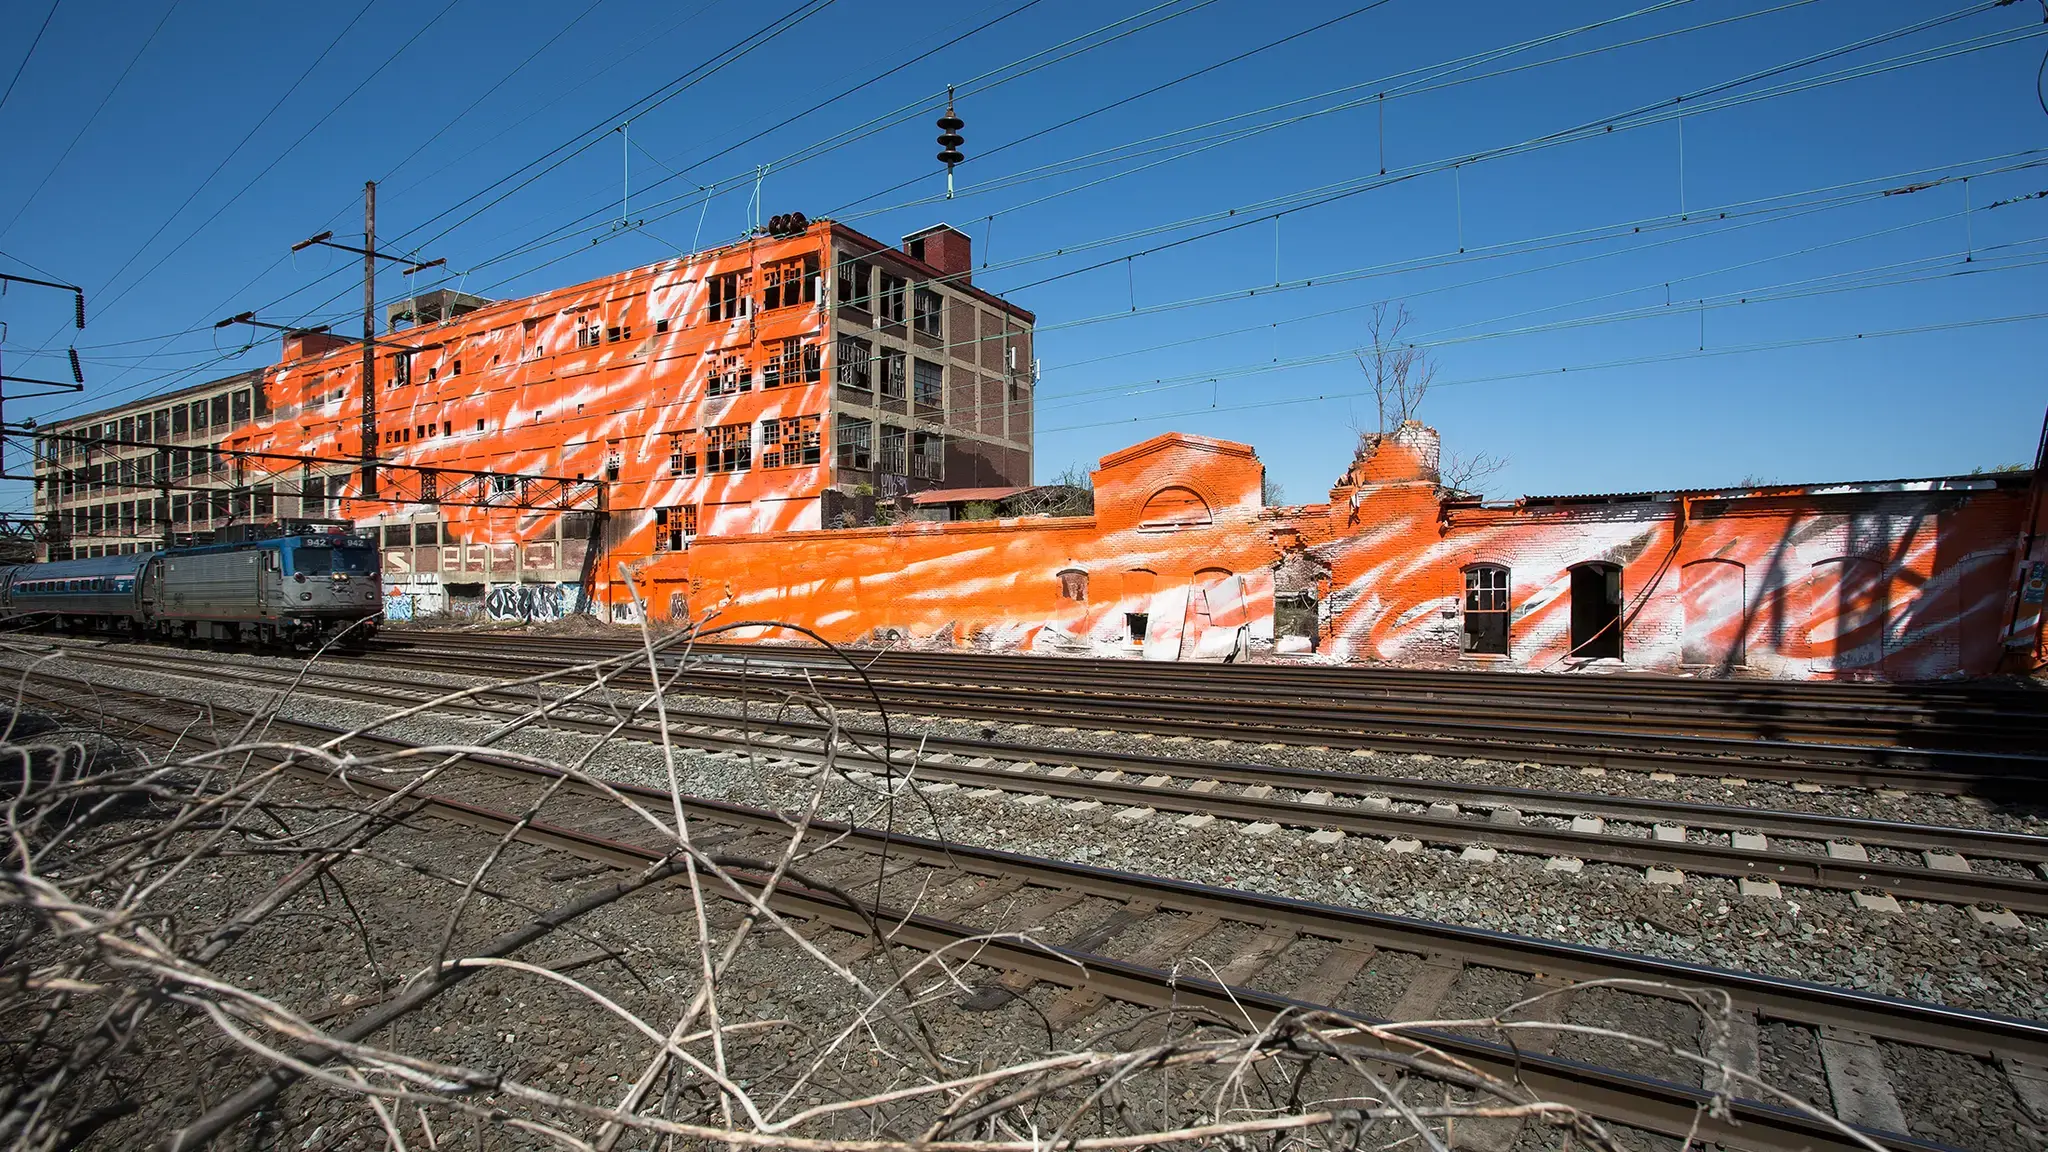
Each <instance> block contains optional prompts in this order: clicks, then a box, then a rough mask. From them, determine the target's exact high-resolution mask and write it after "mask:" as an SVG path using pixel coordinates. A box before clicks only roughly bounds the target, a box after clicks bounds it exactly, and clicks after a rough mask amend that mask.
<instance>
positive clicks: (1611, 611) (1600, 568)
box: [1571, 561, 1621, 660]
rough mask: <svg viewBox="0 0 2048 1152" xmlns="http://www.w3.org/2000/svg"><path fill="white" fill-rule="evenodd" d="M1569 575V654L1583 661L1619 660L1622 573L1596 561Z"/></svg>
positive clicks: (1611, 565) (1578, 567) (1613, 566)
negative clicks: (1570, 637) (1570, 601)
mask: <svg viewBox="0 0 2048 1152" xmlns="http://www.w3.org/2000/svg"><path fill="white" fill-rule="evenodd" d="M1571 571H1572V593H1571V595H1572V647H1571V654H1572V655H1573V656H1577V657H1579V658H1581V659H1586V660H1600V659H1612V660H1619V659H1621V569H1620V568H1618V567H1616V566H1615V565H1613V564H1607V563H1602V562H1598V561H1596V562H1594V563H1591V564H1580V565H1578V566H1576V567H1574V568H1573V569H1572V570H1571Z"/></svg>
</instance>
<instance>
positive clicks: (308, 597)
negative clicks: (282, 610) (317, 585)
mask: <svg viewBox="0 0 2048 1152" xmlns="http://www.w3.org/2000/svg"><path fill="white" fill-rule="evenodd" d="M312 598H313V594H312V593H311V592H301V593H299V599H301V600H311V599H312Z"/></svg>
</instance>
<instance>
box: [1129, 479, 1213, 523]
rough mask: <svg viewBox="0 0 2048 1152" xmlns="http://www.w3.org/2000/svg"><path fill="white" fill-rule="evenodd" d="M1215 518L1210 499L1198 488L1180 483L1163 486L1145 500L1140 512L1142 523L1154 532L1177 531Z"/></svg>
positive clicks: (1139, 520) (1211, 521)
mask: <svg viewBox="0 0 2048 1152" xmlns="http://www.w3.org/2000/svg"><path fill="white" fill-rule="evenodd" d="M1214 520H1215V518H1214V517H1213V516H1211V515H1210V513H1209V502H1208V501H1206V500H1204V499H1202V497H1201V495H1200V494H1199V493H1197V492H1196V491H1195V490H1194V489H1192V488H1182V487H1179V486H1178V485H1176V486H1173V487H1170V488H1161V489H1160V490H1159V491H1157V492H1155V493H1153V494H1152V498H1151V499H1150V500H1147V501H1145V508H1144V510H1143V511H1142V512H1140V513H1139V514H1138V527H1139V528H1141V529H1144V530H1147V531H1152V532H1174V531H1179V530H1180V529H1183V528H1200V527H1202V526H1204V525H1207V524H1211V523H1213V522H1214Z"/></svg>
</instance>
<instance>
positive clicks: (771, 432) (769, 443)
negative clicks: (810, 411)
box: [761, 416, 821, 468]
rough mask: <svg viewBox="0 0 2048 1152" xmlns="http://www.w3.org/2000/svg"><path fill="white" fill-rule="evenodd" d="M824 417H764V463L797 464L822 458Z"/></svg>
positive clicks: (762, 445)
mask: <svg viewBox="0 0 2048 1152" xmlns="http://www.w3.org/2000/svg"><path fill="white" fill-rule="evenodd" d="M820 421H821V418H820V417H817V416H785V417H783V418H781V419H778V420H763V421H761V467H763V468H795V467H798V466H800V465H804V464H816V463H817V462H818V461H819V458H820V440H821V437H820V433H819V424H820Z"/></svg>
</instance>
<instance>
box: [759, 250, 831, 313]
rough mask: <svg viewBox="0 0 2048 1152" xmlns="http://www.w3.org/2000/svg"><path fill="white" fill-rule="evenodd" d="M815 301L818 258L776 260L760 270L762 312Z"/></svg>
mask: <svg viewBox="0 0 2048 1152" xmlns="http://www.w3.org/2000/svg"><path fill="white" fill-rule="evenodd" d="M817 299H818V257H817V256H816V255H815V254H814V255H808V256H803V257H800V258H796V259H790V260H778V261H776V262H775V263H773V264H770V265H768V266H767V267H765V268H763V269H762V270H761V309H762V311H771V310H773V309H776V308H794V307H795V306H797V305H798V304H810V303H813V302H814V301H816V300H817Z"/></svg>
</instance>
